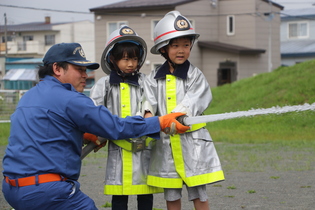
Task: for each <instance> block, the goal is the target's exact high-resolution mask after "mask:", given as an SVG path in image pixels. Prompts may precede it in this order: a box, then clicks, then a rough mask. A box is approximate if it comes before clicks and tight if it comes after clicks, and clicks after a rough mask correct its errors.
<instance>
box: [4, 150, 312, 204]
mask: <svg viewBox="0 0 315 210" xmlns="http://www.w3.org/2000/svg"><path fill="white" fill-rule="evenodd" d="M4 149H5V147H0V150H1V151H0V155H1V163H0V164H2V158H3V154H4ZM105 163H106V160H105V158H97V159H95V158H90V157H89V156H88V157H87V158H86V159H85V160H84V163H83V166H82V171H81V176H80V179H79V181H80V183H81V190H82V191H83V192H85V193H86V194H87V195H89V196H90V197H91V198H93V199H94V201H95V203H96V206H97V207H98V208H99V209H100V210H102V209H103V210H106V209H108V210H109V209H110V208H104V207H102V206H103V205H104V204H105V203H106V202H109V203H110V202H111V196H107V195H104V194H103V179H104V174H105ZM1 168H2V165H1ZM223 169H224V165H223ZM225 178H226V180H225V181H223V182H220V183H216V184H213V185H208V186H207V192H208V196H209V203H210V208H211V210H234V209H259V210H291V209H292V210H293V209H294V210H312V209H315V171H288V172H275V171H265V172H238V171H233V172H225ZM153 206H154V208H156V210H157V209H159V210H160V209H161V210H166V205H165V201H164V197H163V194H155V195H154V205H153ZM0 209H2V210H9V209H11V208H10V206H9V205H8V204H7V202H6V201H5V199H4V197H3V195H2V193H1V195H0ZM129 209H130V210H136V209H137V202H136V196H130V197H129ZM182 209H183V210H193V209H194V208H193V205H192V202H189V201H187V193H186V189H184V190H183V198H182Z"/></svg>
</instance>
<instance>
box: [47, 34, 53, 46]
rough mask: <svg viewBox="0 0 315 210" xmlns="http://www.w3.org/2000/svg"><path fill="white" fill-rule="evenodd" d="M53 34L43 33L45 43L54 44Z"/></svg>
mask: <svg viewBox="0 0 315 210" xmlns="http://www.w3.org/2000/svg"><path fill="white" fill-rule="evenodd" d="M54 44H55V35H45V45H46V46H47V45H54Z"/></svg>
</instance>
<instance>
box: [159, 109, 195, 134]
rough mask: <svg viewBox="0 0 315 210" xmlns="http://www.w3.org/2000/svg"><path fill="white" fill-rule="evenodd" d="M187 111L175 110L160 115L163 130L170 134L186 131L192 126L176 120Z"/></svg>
mask: <svg viewBox="0 0 315 210" xmlns="http://www.w3.org/2000/svg"><path fill="white" fill-rule="evenodd" d="M182 115H185V113H181V112H175V113H170V114H167V115H164V116H161V117H159V120H160V126H161V130H162V131H163V132H164V133H166V134H169V135H173V134H177V133H185V132H186V131H187V130H188V129H189V128H190V127H189V126H185V125H183V124H181V123H180V122H178V121H177V120H176V118H177V117H179V116H182Z"/></svg>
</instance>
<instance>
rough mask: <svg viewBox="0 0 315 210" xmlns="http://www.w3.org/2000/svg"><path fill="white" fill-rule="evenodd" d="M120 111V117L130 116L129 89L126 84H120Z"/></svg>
mask: <svg viewBox="0 0 315 210" xmlns="http://www.w3.org/2000/svg"><path fill="white" fill-rule="evenodd" d="M120 111H121V117H127V116H130V113H131V106H130V88H129V84H128V83H120Z"/></svg>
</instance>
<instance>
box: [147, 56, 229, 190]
mask: <svg viewBox="0 0 315 210" xmlns="http://www.w3.org/2000/svg"><path fill="white" fill-rule="evenodd" d="M173 79H174V80H176V81H174V82H175V83H174V84H175V87H174V88H175V89H176V91H175V96H174V97H172V96H171V95H170V94H169V93H168V92H169V91H171V90H170V89H172V88H171V87H169V86H168V83H169V82H172V80H173ZM144 92H145V94H144V95H145V100H147V101H148V102H149V103H150V104H151V106H152V113H154V114H155V115H158V116H161V115H165V114H168V113H170V112H186V113H187V115H188V116H199V115H202V113H203V112H204V111H205V110H206V109H207V107H208V106H209V104H210V102H211V100H212V94H211V90H210V87H209V85H208V82H207V80H206V78H205V77H204V75H203V73H202V72H201V71H200V70H199V69H198V68H196V67H195V66H193V65H192V64H190V63H189V61H186V62H185V63H184V64H183V65H181V66H180V68H178V69H176V71H174V73H173V74H171V73H170V72H169V70H168V65H167V63H164V64H163V65H162V66H161V67H160V68H158V69H156V70H153V71H152V72H151V73H150V75H149V76H148V77H147V78H146V80H145V82H144ZM171 100H175V102H176V103H175V108H172V109H170V105H169V102H168V101H171ZM144 108H145V107H144ZM168 109H169V110H168ZM160 135H161V140H158V141H155V142H154V145H153V147H152V153H151V162H150V168H149V175H148V184H149V185H152V186H157V187H163V188H181V187H182V183H183V182H184V183H185V184H186V185H187V186H189V187H191V186H197V185H204V184H209V183H213V182H217V181H222V180H224V175H223V172H222V169H221V164H220V160H219V157H218V155H217V152H216V149H215V146H214V144H213V141H212V138H211V136H210V134H209V132H208V130H207V129H206V128H204V127H203V128H200V129H197V130H194V131H191V132H186V133H185V134H180V135H174V136H173V137H172V136H169V135H166V134H164V133H163V132H161V134H160ZM172 138H173V139H172ZM174 139H175V140H174ZM176 139H177V140H176ZM176 142H177V143H176Z"/></svg>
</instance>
